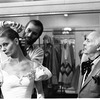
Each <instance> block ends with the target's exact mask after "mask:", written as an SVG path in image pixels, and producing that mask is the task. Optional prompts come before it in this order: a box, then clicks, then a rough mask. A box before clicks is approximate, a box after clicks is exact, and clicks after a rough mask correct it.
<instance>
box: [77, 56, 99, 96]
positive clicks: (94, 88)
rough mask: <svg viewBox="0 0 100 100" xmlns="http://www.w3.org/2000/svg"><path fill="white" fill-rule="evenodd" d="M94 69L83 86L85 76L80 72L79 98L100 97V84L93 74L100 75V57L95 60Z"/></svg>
mask: <svg viewBox="0 0 100 100" xmlns="http://www.w3.org/2000/svg"><path fill="white" fill-rule="evenodd" d="M93 63H94V65H93V67H94V69H93V70H92V72H91V73H90V75H89V76H88V77H87V79H86V80H85V82H84V84H83V86H82V81H83V76H82V74H81V73H80V77H79V84H78V97H79V98H99V97H100V84H97V83H95V81H94V79H93V78H92V76H95V75H97V76H100V57H99V58H97V59H96V61H94V62H93Z"/></svg>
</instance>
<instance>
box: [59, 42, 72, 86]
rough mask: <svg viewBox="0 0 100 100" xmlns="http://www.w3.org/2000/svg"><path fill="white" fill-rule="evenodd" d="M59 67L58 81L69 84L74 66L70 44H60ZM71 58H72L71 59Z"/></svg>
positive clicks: (65, 84)
mask: <svg viewBox="0 0 100 100" xmlns="http://www.w3.org/2000/svg"><path fill="white" fill-rule="evenodd" d="M61 49H62V50H61V51H62V52H61V67H60V72H59V82H60V83H61V82H62V83H63V85H64V86H65V87H66V86H70V85H71V82H72V77H73V68H74V55H73V54H74V52H73V48H72V44H69V42H67V43H63V44H62V46H61ZM72 58H73V59H72Z"/></svg>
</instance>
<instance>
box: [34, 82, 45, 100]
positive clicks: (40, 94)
mask: <svg viewBox="0 0 100 100" xmlns="http://www.w3.org/2000/svg"><path fill="white" fill-rule="evenodd" d="M35 88H36V93H37V99H40V98H44V92H43V87H42V81H35Z"/></svg>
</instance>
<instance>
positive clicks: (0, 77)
mask: <svg viewBox="0 0 100 100" xmlns="http://www.w3.org/2000/svg"><path fill="white" fill-rule="evenodd" d="M0 51H1V52H4V53H5V54H6V55H7V56H8V57H9V59H8V60H7V61H6V62H5V63H2V64H1V70H0V82H1V83H2V84H1V90H2V94H3V97H4V99H5V98H7V99H8V98H31V95H32V90H33V88H34V81H39V80H40V81H41V80H46V79H48V78H50V77H51V72H50V71H49V70H45V69H47V68H46V67H43V66H42V65H41V64H40V63H38V62H36V61H30V60H29V59H27V58H26V57H25V56H24V55H23V52H22V50H21V48H20V41H19V35H18V33H17V32H15V31H14V30H12V29H11V28H7V27H3V28H1V29H0Z"/></svg>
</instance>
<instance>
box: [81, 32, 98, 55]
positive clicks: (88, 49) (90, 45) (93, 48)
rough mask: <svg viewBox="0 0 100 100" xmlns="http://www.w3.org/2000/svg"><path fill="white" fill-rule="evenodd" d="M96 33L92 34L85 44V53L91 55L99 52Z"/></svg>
mask: <svg viewBox="0 0 100 100" xmlns="http://www.w3.org/2000/svg"><path fill="white" fill-rule="evenodd" d="M95 33H96V32H92V33H90V34H89V35H88V36H87V37H86V40H85V41H84V42H83V46H84V50H83V53H85V54H87V55H89V54H95V53H96V52H97V44H96V39H97V38H98V36H96V34H95Z"/></svg>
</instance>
